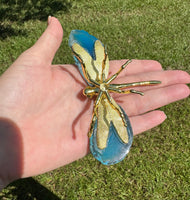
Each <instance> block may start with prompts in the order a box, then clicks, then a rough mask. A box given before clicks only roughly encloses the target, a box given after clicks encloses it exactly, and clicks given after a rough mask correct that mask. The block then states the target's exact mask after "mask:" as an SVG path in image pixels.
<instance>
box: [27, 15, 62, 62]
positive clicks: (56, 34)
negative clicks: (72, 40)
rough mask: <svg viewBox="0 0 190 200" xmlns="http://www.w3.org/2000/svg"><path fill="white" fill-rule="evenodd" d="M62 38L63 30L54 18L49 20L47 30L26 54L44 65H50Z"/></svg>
mask: <svg viewBox="0 0 190 200" xmlns="http://www.w3.org/2000/svg"><path fill="white" fill-rule="evenodd" d="M62 37H63V29H62V26H61V24H60V22H59V21H58V19H56V18H55V17H51V18H49V23H48V27H47V29H46V30H45V31H44V33H43V34H42V36H41V37H40V38H39V39H38V41H37V42H36V43H35V44H34V45H33V46H32V47H31V48H30V49H28V51H27V53H28V54H31V55H32V56H36V57H37V58H38V59H40V60H42V61H44V62H45V63H51V62H52V60H53V58H54V55H55V53H56V51H57V49H58V48H59V46H60V44H61V42H62Z"/></svg>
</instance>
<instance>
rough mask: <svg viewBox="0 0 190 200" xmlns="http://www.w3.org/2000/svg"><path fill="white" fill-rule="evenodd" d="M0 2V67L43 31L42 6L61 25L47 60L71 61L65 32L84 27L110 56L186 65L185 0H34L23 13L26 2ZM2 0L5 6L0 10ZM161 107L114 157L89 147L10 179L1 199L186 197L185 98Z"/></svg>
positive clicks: (189, 20) (189, 158) (189, 25)
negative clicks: (123, 153) (106, 162)
mask: <svg viewBox="0 0 190 200" xmlns="http://www.w3.org/2000/svg"><path fill="white" fill-rule="evenodd" d="M3 2H4V1H2V2H1V3H0V4H2V5H0V20H1V21H0V72H1V73H3V71H5V70H6V68H7V67H8V66H9V65H10V64H11V63H12V62H13V61H14V60H15V59H16V58H17V57H18V56H19V55H20V53H21V52H23V51H24V50H26V49H27V48H29V47H30V46H31V45H33V44H34V42H35V41H36V40H37V39H38V37H39V36H40V35H41V34H42V32H43V31H44V29H45V28H46V26H47V22H46V21H45V20H44V19H45V18H47V16H48V14H50V15H54V16H56V17H57V18H58V19H59V20H60V22H61V24H62V26H63V29H64V37H63V42H62V45H61V47H60V49H59V50H58V52H57V54H56V56H55V59H54V61H53V62H54V63H61V64H64V63H73V58H72V55H71V51H70V49H69V47H68V36H69V33H70V31H71V30H72V29H84V30H86V31H88V32H90V33H91V34H93V35H95V36H96V37H97V38H99V39H100V40H101V41H102V42H103V43H104V44H106V45H107V50H108V53H109V58H110V60H113V59H124V58H136V59H154V60H157V61H159V62H160V63H161V64H162V66H163V68H164V69H180V70H185V71H187V72H189V73H190V12H189V10H190V3H189V0H160V1H156V0H144V1H142V0H135V1H132V0H126V1H125V0H110V1H108V0H101V1H99V0H94V1H90V0H79V1H77V0H70V1H69V0H67V1H65V4H64V9H61V10H58V9H53V7H52V8H51V5H48V9H45V8H46V6H47V5H46V4H45V3H44V2H45V1H41V2H42V3H41V4H40V5H38V7H37V8H36V9H34V8H35V7H34V8H33V9H31V12H30V13H28V12H26V11H27V9H29V8H27V5H26V7H25V8H24V9H25V10H22V9H21V8H20V9H18V8H19V6H21V5H19V4H18V5H17V6H16V7H14V6H13V5H8V6H7V5H6V4H5V3H3ZM13 2H14V1H13ZM17 2H19V1H17ZM39 2H40V1H39ZM48 2H49V1H48ZM54 2H56V0H55V1H54ZM57 2H60V1H57ZM9 6H10V7H9ZM3 8H6V9H8V10H9V11H10V12H9V13H8V12H6V13H7V14H6V15H3V14H2V13H3V12H2V10H3ZM14 9H15V10H14ZM39 10H41V12H38V11H39ZM47 12H49V13H47ZM46 13H47V15H46ZM26 14H27V17H26ZM161 110H163V111H164V112H165V113H166V115H167V120H166V121H165V122H164V123H163V124H162V125H160V126H158V127H156V128H154V129H151V130H150V131H147V132H145V133H143V134H141V135H139V136H135V138H134V143H133V146H132V148H131V151H130V153H129V154H128V156H127V157H126V159H125V160H124V161H122V162H121V163H119V164H117V165H113V166H109V167H108V166H103V165H101V164H100V163H99V162H98V161H96V160H95V159H94V158H93V157H92V155H88V156H86V157H85V158H83V159H80V160H78V161H76V162H74V163H72V164H69V165H67V166H63V167H61V168H59V169H56V170H54V171H51V172H48V173H46V174H43V175H39V176H36V177H32V178H27V179H23V180H18V181H15V182H13V183H12V184H10V185H9V186H8V187H7V188H5V189H4V190H3V191H2V192H1V193H0V199H3V200H12V199H18V200H31V199H35V200H41V199H42V200H43V199H97V200H99V199H104V200H106V199H135V200H136V199H137V200H138V199H153V200H157V199H162V200H169V199H180V200H181V199H184V200H187V199H190V170H189V169H190V130H189V129H190V120H189V119H190V99H189V98H188V99H186V100H182V101H179V102H175V103H173V104H170V105H168V106H165V107H163V108H161ZM52 162H53V161H52Z"/></svg>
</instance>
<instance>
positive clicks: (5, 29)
mask: <svg viewBox="0 0 190 200" xmlns="http://www.w3.org/2000/svg"><path fill="white" fill-rule="evenodd" d="M17 35H26V30H23V29H16V28H13V27H12V26H11V25H10V24H0V39H5V38H7V37H11V36H17Z"/></svg>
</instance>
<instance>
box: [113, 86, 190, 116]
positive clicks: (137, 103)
mask: <svg viewBox="0 0 190 200" xmlns="http://www.w3.org/2000/svg"><path fill="white" fill-rule="evenodd" d="M189 94H190V89H189V88H188V86H187V85H184V84H176V85H172V86H168V87H164V88H158V89H155V90H148V91H145V93H144V96H140V95H137V94H132V95H128V96H126V95H125V97H124V96H120V98H119V100H118V101H117V98H115V99H116V101H117V102H118V103H119V104H120V105H121V106H122V108H123V109H124V110H125V111H126V113H127V115H128V116H134V115H139V114H142V113H145V112H148V111H150V110H154V109H157V108H160V107H162V106H164V105H167V104H169V103H172V102H175V101H178V100H181V99H184V98H186V97H188V96H189Z"/></svg>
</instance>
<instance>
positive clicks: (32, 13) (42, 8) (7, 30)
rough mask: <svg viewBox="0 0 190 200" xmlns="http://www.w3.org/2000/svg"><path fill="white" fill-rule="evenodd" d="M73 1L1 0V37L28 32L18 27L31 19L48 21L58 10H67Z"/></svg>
mask: <svg viewBox="0 0 190 200" xmlns="http://www.w3.org/2000/svg"><path fill="white" fill-rule="evenodd" d="M71 2H72V1H71V0H54V1H52V0H31V1H23V0H9V1H7V0H1V6H0V39H5V38H6V37H10V36H17V35H20V34H26V32H24V30H22V29H20V28H18V27H19V25H20V27H21V26H22V23H23V22H25V21H28V20H31V19H33V20H35V19H38V20H42V21H46V20H47V18H48V16H49V15H51V16H55V15H56V14H57V13H58V12H67V11H68V10H69V9H70V8H71V6H72V3H71ZM5 22H6V23H5ZM12 23H16V24H17V26H16V27H17V28H14V27H15V26H14V27H13V26H12Z"/></svg>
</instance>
